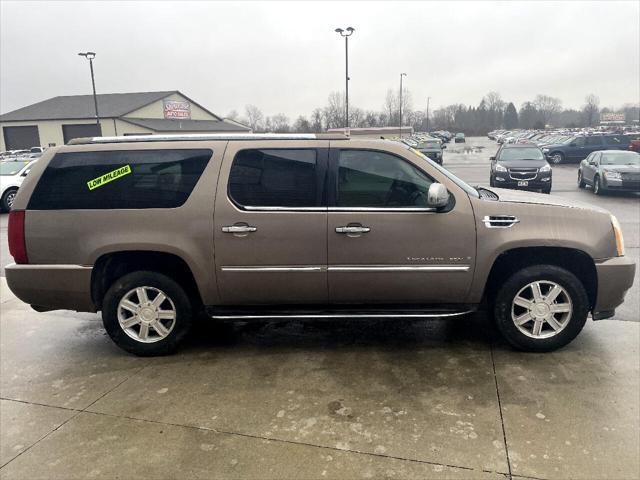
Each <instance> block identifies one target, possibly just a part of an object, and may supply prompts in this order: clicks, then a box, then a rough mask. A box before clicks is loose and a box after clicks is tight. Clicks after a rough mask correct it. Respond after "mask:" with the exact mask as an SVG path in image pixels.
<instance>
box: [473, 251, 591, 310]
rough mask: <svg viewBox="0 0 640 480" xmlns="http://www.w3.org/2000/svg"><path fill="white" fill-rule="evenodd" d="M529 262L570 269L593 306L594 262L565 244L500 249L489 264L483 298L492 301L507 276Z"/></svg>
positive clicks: (526, 265)
mask: <svg viewBox="0 0 640 480" xmlns="http://www.w3.org/2000/svg"><path fill="white" fill-rule="evenodd" d="M532 265H556V266H558V267H561V268H564V269H566V270H568V271H569V272H571V273H573V274H574V275H575V276H576V277H577V278H578V280H580V281H581V282H582V284H583V285H584V288H585V290H586V292H587V296H588V298H589V309H592V308H593V307H594V305H595V303H596V298H597V295H598V276H597V272H596V267H595V263H594V261H593V259H592V258H591V256H590V255H589V254H588V253H586V252H584V251H582V250H579V249H576V248H566V247H518V248H513V249H510V250H506V251H504V252H502V253H501V254H500V255H498V257H496V259H495V260H494V262H493V265H492V266H491V270H490V272H489V276H488V277H487V282H486V284H485V289H484V295H483V298H484V299H485V300H486V301H488V302H490V303H491V302H492V301H493V298H495V294H496V293H497V291H498V288H499V287H500V285H501V284H502V282H504V280H505V279H506V278H508V277H510V276H511V275H512V274H514V273H515V272H517V271H518V270H521V269H523V268H525V267H529V266H532Z"/></svg>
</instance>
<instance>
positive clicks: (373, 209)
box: [329, 207, 437, 213]
mask: <svg viewBox="0 0 640 480" xmlns="http://www.w3.org/2000/svg"><path fill="white" fill-rule="evenodd" d="M436 210H437V209H436V208H433V207H330V208H329V212H423V213H427V212H435V211H436Z"/></svg>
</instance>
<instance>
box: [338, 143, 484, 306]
mask: <svg viewBox="0 0 640 480" xmlns="http://www.w3.org/2000/svg"><path fill="white" fill-rule="evenodd" d="M352 142H353V141H352ZM398 150H403V151H405V149H404V148H402V147H398ZM330 165H331V166H330V178H331V179H332V182H331V183H330V190H329V191H330V195H329V198H330V206H329V218H328V231H327V236H328V247H329V256H328V262H329V263H328V272H329V301H330V302H331V303H333V304H348V303H371V304H403V305H407V304H436V303H438V304H443V303H444V304H456V303H457V304H460V303H464V302H465V299H466V297H467V293H468V290H469V287H470V285H471V280H472V277H473V270H474V264H475V251H476V231H475V222H474V216H473V211H472V208H471V204H470V201H469V198H468V196H467V194H466V193H465V192H464V191H463V190H462V189H461V188H460V187H458V186H457V185H455V184H454V183H453V182H452V181H451V180H449V179H448V178H447V177H446V176H445V175H444V174H443V173H441V172H439V171H438V170H437V169H436V168H435V167H433V165H432V164H431V163H430V162H428V161H427V160H425V159H423V158H422V157H420V156H419V154H416V153H413V152H412V151H410V150H406V153H399V154H398V155H393V154H390V153H388V152H382V151H375V150H368V149H355V148H349V149H333V148H332V150H331V160H330ZM434 181H438V182H440V183H443V184H444V185H445V186H446V187H447V189H448V190H449V192H450V193H451V194H452V195H453V196H454V197H455V198H454V200H453V202H454V203H452V204H451V205H450V206H449V207H448V208H446V209H445V210H444V211H441V212H437V211H434V210H433V209H430V208H428V207H427V204H426V198H427V191H428V188H429V185H430V184H431V183H432V182H434Z"/></svg>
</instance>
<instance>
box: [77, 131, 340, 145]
mask: <svg viewBox="0 0 640 480" xmlns="http://www.w3.org/2000/svg"><path fill="white" fill-rule="evenodd" d="M348 139H349V136H348V135H344V134H336V133H237V134H233V133H231V134H230V133H190V134H176V135H128V136H124V137H82V138H74V139H72V140H69V142H68V143H67V145H88V144H100V143H140V142H183V141H207V140H209V141H211V140H348Z"/></svg>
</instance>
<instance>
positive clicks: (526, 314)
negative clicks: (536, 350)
mask: <svg viewBox="0 0 640 480" xmlns="http://www.w3.org/2000/svg"><path fill="white" fill-rule="evenodd" d="M572 312H573V306H572V304H571V297H570V296H569V294H568V293H567V291H566V290H565V289H564V288H562V287H561V286H560V285H558V284H557V283H555V282H551V281H549V280H537V281H535V282H532V283H530V284H528V285H526V286H525V287H523V288H522V289H521V290H520V291H519V292H518V293H517V294H516V296H515V297H514V299H513V303H512V304H511V319H512V320H513V323H514V324H515V326H516V327H517V329H518V330H520V332H522V333H524V334H525V335H526V336H527V337H531V338H550V337H553V336H555V335H557V334H558V333H560V332H561V331H562V330H564V328H565V327H566V326H567V325H568V324H569V320H570V319H571V313H572Z"/></svg>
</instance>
